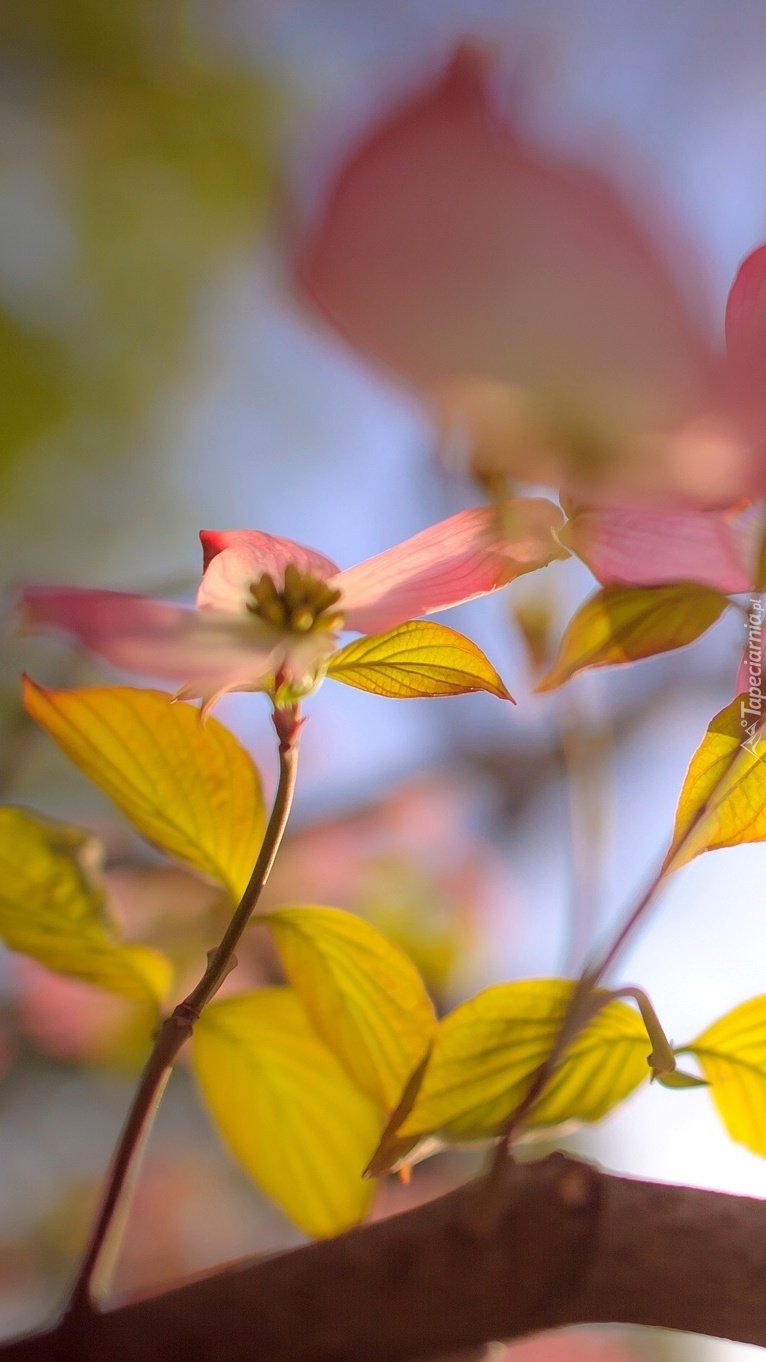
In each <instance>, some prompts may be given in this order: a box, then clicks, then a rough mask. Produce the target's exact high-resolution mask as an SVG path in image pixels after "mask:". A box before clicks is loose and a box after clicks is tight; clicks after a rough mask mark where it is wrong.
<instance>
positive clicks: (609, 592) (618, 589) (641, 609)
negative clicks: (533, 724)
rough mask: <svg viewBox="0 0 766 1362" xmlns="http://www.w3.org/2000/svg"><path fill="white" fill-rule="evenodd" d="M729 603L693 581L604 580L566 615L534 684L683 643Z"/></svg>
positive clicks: (551, 686)
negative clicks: (555, 647)
mask: <svg viewBox="0 0 766 1362" xmlns="http://www.w3.org/2000/svg"><path fill="white" fill-rule="evenodd" d="M728 604H729V601H728V599H727V597H726V596H723V595H721V593H720V591H714V590H713V589H712V587H708V586H698V585H696V584H695V583H693V582H679V583H676V584H675V585H673V586H651V587H647V586H618V585H616V584H612V585H611V586H605V587H603V588H602V590H600V591H597V592H596V593H595V595H594V596H591V597H590V598H589V599H588V600H587V601H586V602H585V604H584V605H583V606H582V607H581V609H580V610H578V611H577V614H576V615H575V616H574V618H573V619H572V620H570V622H569V624H568V626H567V629H566V632H565V634H564V637H563V639H562V640H561V646H560V648H559V655H558V657H557V659H556V661H555V662H554V664H553V667H552V668H551V670H550V671H549V672H548V674H547V676H544V677H543V679H542V681H541V682H540V683H539V685H538V686H537V689H538V691H547V690H555V688H556V687H557V686H561V685H563V684H564V682H565V681H569V680H570V678H571V677H573V676H576V675H577V673H578V672H582V671H585V670H586V669H587V668H589V667H608V666H612V665H613V664H614V663H619V662H636V661H637V660H638V659H639V658H642V657H654V656H655V654H657V653H667V652H670V651H671V650H672V649H673V648H683V647H684V645H685V644H687V643H692V642H693V640H694V639H695V638H699V636H700V634H704V632H705V630H706V629H709V628H710V626H711V625H712V624H715V622H716V620H717V619H718V617H719V615H721V614H722V612H723V610H724V609H725V608H726V606H727V605H728Z"/></svg>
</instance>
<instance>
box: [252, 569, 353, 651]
mask: <svg viewBox="0 0 766 1362" xmlns="http://www.w3.org/2000/svg"><path fill="white" fill-rule="evenodd" d="M250 595H251V597H252V600H250V601H248V602H247V608H248V610H249V611H251V613H252V614H253V615H258V617H259V619H262V620H264V621H265V623H266V624H272V625H274V626H275V627H276V628H277V629H288V630H289V631H290V632H291V633H294V634H308V633H309V632H310V631H311V630H312V629H322V630H327V631H329V630H331V629H340V628H341V626H342V624H343V615H342V614H341V613H340V611H337V610H333V609H332V607H333V606H334V605H335V604H336V603H337V602H338V601H339V600H340V591H338V590H337V589H335V588H333V587H331V586H328V585H327V583H326V582H322V581H320V579H319V578H318V577H312V576H311V575H310V573H308V572H300V571H299V570H298V568H297V567H295V565H294V564H293V563H288V565H287V567H286V568H285V581H284V586H283V587H282V589H281V590H280V589H279V588H278V587H277V586H276V584H275V582H274V579H273V577H271V576H270V575H269V573H268V572H264V574H263V576H262V577H259V578H258V581H257V582H251V583H250Z"/></svg>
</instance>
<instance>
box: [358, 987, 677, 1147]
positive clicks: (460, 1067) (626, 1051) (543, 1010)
mask: <svg viewBox="0 0 766 1362" xmlns="http://www.w3.org/2000/svg"><path fill="white" fill-rule="evenodd" d="M572 988H573V985H572V983H571V982H570V981H569V980H566V979H531V980H522V981H520V982H517V983H511V984H497V985H495V986H494V987H492V988H487V989H484V991H483V992H482V993H479V994H478V995H477V996H476V997H475V998H471V999H470V1000H469V1001H468V1002H465V1003H462V1004H461V1005H460V1006H459V1007H456V1008H455V1010H454V1012H451V1013H449V1015H448V1016H446V1017H445V1018H444V1019H443V1021H442V1022H441V1023H440V1025H439V1029H438V1031H437V1033H436V1040H435V1042H434V1047H433V1051H432V1054H431V1061H430V1063H429V1065H428V1068H427V1069H426V1072H425V1076H424V1078H423V1082H422V1084H421V1087H420V1091H419V1093H418V1095H417V1098H416V1100H415V1102H414V1104H413V1106H412V1108H411V1110H410V1112H409V1115H408V1116H407V1117H406V1119H405V1120H404V1121H403V1122H402V1124H401V1126H400V1127H399V1130H398V1131H396V1132H394V1131H391V1130H389V1131H387V1132H386V1136H385V1139H384V1144H383V1146H382V1147H381V1152H383V1153H388V1154H390V1162H394V1161H395V1160H396V1159H397V1158H399V1157H401V1156H402V1155H403V1154H404V1152H405V1151H406V1149H407V1148H413V1147H414V1146H415V1145H416V1144H418V1143H420V1141H421V1140H423V1139H425V1138H427V1137H428V1136H431V1135H440V1136H442V1137H443V1138H446V1139H448V1140H452V1141H464V1140H478V1139H485V1138H487V1137H488V1136H491V1135H493V1134H496V1133H497V1131H498V1130H499V1129H500V1127H501V1126H502V1124H503V1122H504V1121H505V1120H506V1118H507V1117H508V1116H510V1114H511V1112H512V1111H513V1110H514V1108H515V1107H517V1106H518V1104H519V1102H520V1101H521V1099H522V1097H523V1096H524V1093H525V1091H526V1089H527V1085H528V1083H529V1080H530V1079H531V1077H532V1075H533V1074H534V1072H535V1071H536V1070H537V1069H538V1068H539V1066H540V1065H541V1064H542V1062H543V1060H544V1059H545V1058H546V1056H547V1055H548V1054H549V1053H550V1051H551V1049H552V1046H553V1043H554V1041H555V1039H556V1036H557V1034H558V1031H559V1027H560V1025H561V1022H562V1020H563V1017H564V1013H565V1011H566V1007H567V1004H568V1002H569V999H570V997H571V993H572ZM651 1048H652V1047H651V1042H650V1041H649V1038H648V1036H647V1034H646V1029H645V1027H644V1024H643V1022H642V1020H641V1017H640V1015H639V1013H638V1012H637V1011H635V1010H634V1008H632V1007H628V1006H627V1005H626V1004H625V1003H622V1002H616V1001H613V1002H610V1003H607V1004H606V1006H605V1007H604V1008H603V1009H602V1010H601V1011H600V1012H599V1013H598V1015H597V1016H596V1017H594V1018H593V1020H592V1021H590V1022H589V1023H588V1025H587V1027H585V1028H584V1030H583V1031H582V1032H581V1033H580V1035H579V1036H578V1037H577V1039H576V1040H575V1041H574V1042H573V1044H572V1046H571V1047H570V1049H569V1051H568V1053H567V1057H566V1059H565V1060H564V1062H563V1064H562V1065H561V1068H560V1069H559V1070H558V1072H557V1073H556V1074H555V1075H554V1077H553V1078H552V1080H551V1082H550V1084H549V1086H548V1088H547V1089H546V1090H545V1092H544V1093H543V1095H542V1097H541V1099H540V1101H539V1102H538V1103H537V1104H536V1106H535V1107H534V1108H533V1110H532V1112H531V1114H530V1116H529V1117H528V1118H527V1125H528V1126H538V1127H539V1126H553V1125H560V1124H561V1123H563V1122H565V1121H570V1120H577V1121H598V1120H600V1119H601V1117H602V1116H604V1115H605V1114H606V1113H607V1112H608V1111H609V1110H610V1109H611V1108H612V1107H614V1106H616V1105H617V1103H618V1102H621V1101H623V1099H624V1098H626V1097H627V1096H628V1094H629V1093H631V1092H632V1091H633V1089H634V1088H636V1087H638V1085H639V1083H641V1081H642V1080H643V1079H645V1078H647V1079H648V1078H649V1066H648V1063H647V1057H648V1055H649V1052H650V1050H651ZM380 1168H381V1160H380V1159H379V1157H378V1156H377V1155H376V1159H375V1163H374V1170H375V1171H379V1170H380Z"/></svg>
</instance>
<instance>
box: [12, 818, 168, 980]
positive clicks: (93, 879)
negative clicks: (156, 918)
mask: <svg viewBox="0 0 766 1362" xmlns="http://www.w3.org/2000/svg"><path fill="white" fill-rule="evenodd" d="M99 868H100V847H99V844H98V842H97V841H96V839H95V838H94V837H91V836H90V835H89V834H88V833H86V832H83V831H81V829H79V828H74V827H69V826H68V825H67V824H65V823H53V822H50V821H49V820H48V819H44V818H40V817H39V816H38V815H37V814H32V813H29V812H27V810H26V809H16V808H3V809H0V936H1V937H2V939H3V941H4V942H5V944H6V945H7V946H9V947H10V949H11V950H13V951H19V952H20V953H21V954H22V955H31V956H32V958H33V959H34V960H37V961H39V963H40V964H41V965H47V967H48V968H49V969H52V970H56V971H57V973H59V974H68V975H71V976H72V977H74V978H76V979H84V980H87V982H88V983H91V984H97V985H98V987H99V988H105V989H108V990H109V991H110V992H112V993H119V994H122V996H123V997H126V998H135V999H139V1000H141V1001H143V1002H146V1000H147V999H150V1000H153V1001H154V1002H155V1003H156V1002H158V1001H159V1000H160V999H161V998H162V997H163V996H164V994H165V993H166V991H167V989H168V986H169V983H170V973H171V970H170V964H169V962H168V961H167V960H166V959H165V957H164V956H163V955H160V954H159V952H158V951H153V950H150V949H149V948H148V947H147V946H125V945H121V944H120V943H119V941H118V940H117V938H116V934H115V932H114V931H113V929H112V927H111V924H110V922H109V919H108V916H107V912H106V905H105V902H104V895H103V892H102V890H101V888H100V885H99V883H98V872H99Z"/></svg>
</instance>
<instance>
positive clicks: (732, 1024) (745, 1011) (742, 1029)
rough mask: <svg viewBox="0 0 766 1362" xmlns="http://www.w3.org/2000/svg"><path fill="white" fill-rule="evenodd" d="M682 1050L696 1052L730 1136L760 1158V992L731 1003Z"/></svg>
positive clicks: (764, 1091)
mask: <svg viewBox="0 0 766 1362" xmlns="http://www.w3.org/2000/svg"><path fill="white" fill-rule="evenodd" d="M684 1052H690V1053H691V1054H693V1055H696V1056H697V1059H698V1060H699V1062H700V1067H701V1069H702V1072H703V1074H704V1075H705V1078H706V1079H707V1080H708V1082H709V1083H710V1092H711V1094H712V1097H713V1101H714V1102H715V1104H716V1107H717V1108H718V1114H719V1116H720V1117H721V1120H722V1121H723V1123H724V1125H725V1127H726V1129H727V1131H728V1132H729V1134H730V1136H731V1138H732V1139H733V1140H736V1141H737V1143H738V1144H744V1145H746V1146H747V1148H748V1149H751V1150H752V1151H753V1153H754V1154H761V1155H762V1156H764V1157H766V994H762V995H761V996H760V997H759V998H751V999H750V1001H749V1002H746V1003H741V1004H740V1005H739V1007H735V1008H734V1009H733V1011H731V1012H729V1013H727V1015H726V1016H725V1017H721V1019H720V1020H719V1021H717V1022H714V1023H713V1025H712V1026H709V1027H708V1029H707V1031H703V1032H702V1035H701V1036H698V1037H697V1039H696V1040H694V1041H692V1043H691V1045H685V1046H683V1048H682V1049H680V1050H679V1051H678V1053H679V1054H682V1053H684Z"/></svg>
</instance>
